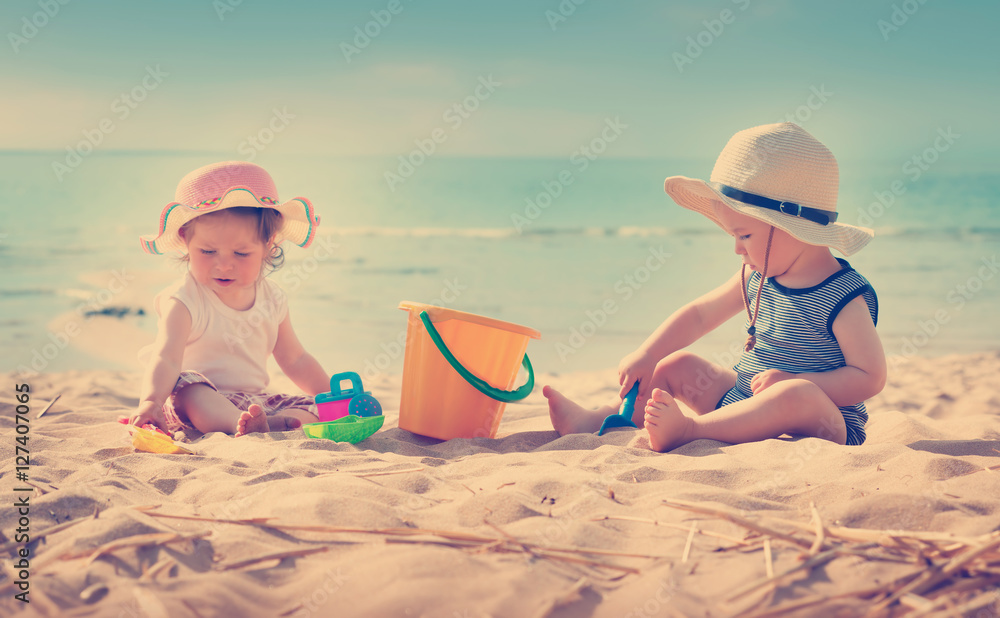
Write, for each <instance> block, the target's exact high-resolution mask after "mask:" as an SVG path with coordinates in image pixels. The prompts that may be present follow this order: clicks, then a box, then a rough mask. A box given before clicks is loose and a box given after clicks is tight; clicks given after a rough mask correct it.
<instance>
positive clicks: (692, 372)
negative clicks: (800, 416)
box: [542, 351, 736, 436]
mask: <svg viewBox="0 0 1000 618" xmlns="http://www.w3.org/2000/svg"><path fill="white" fill-rule="evenodd" d="M735 384H736V372H735V371H733V370H732V369H726V368H724V367H720V366H718V365H715V364H713V363H710V362H709V361H707V360H705V359H703V358H701V357H700V356H697V355H695V354H692V353H690V352H685V351H679V352H674V353H673V354H670V355H669V356H667V357H666V358H664V359H663V360H661V361H660V362H659V363H657V365H656V369H655V370H654V371H653V375H652V378H651V379H650V385H649V387H648V388H643V389H642V390H643V391H645V392H652V389H653V388H662V389H664V390H666V391H668V392H670V393H674V394H675V396H676V397H677V398H678V399H680V400H681V401H683V402H684V403H685V404H687V405H688V406H689V407H690V408H691V409H692V410H694V411H695V412H697V413H698V414H704V413H706V412H710V411H712V410H714V409H715V405H716V404H717V403H718V402H719V400H720V399H722V396H723V395H725V394H726V391H728V390H729V389H730V388H732V387H733V386H734V385H735ZM542 394H543V395H545V398H546V399H548V400H549V418H550V419H551V420H552V426H553V427H554V428H555V430H556V431H558V432H559V435H561V436H564V435H566V434H568V433H593V432H595V431H597V430H598V429H600V428H601V423H603V422H604V419H605V418H606V417H608V416H610V415H611V414H618V411H619V409H620V408H621V400H620V399H618V398H617V397H616V398H615V399H614V400H613V401H612V402H611V403H609V404H608V405H606V406H603V407H600V408H598V409H596V410H588V409H587V408H584V407H583V406H581V405H579V404H578V403H575V402H573V401H571V400H569V399H567V398H566V397H565V396H563V395H562V394H561V393H559V392H558V391H556V390H555V389H554V388H552V387H550V386H546V387H545V388H544V389H542ZM645 403H646V402H645V401H641V400H637V401H636V402H635V410H633V411H632V422H633V423H635V426H636V427H642V425H643V420H644V418H643V417H644V416H645V410H644V409H643V408H644V406H645Z"/></svg>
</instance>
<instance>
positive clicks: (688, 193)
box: [663, 122, 875, 255]
mask: <svg viewBox="0 0 1000 618" xmlns="http://www.w3.org/2000/svg"><path fill="white" fill-rule="evenodd" d="M839 180H840V175H839V171H838V168H837V160H836V159H835V158H834V157H833V154H832V153H831V152H830V151H829V150H828V149H827V147H826V146H824V145H823V144H822V142H820V141H819V140H817V139H816V138H815V137H813V136H812V135H810V134H809V133H807V132H806V130H805V129H803V128H802V127H800V126H799V125H797V124H795V123H794V122H780V123H777V124H767V125H763V126H760V127H753V128H752V129H746V130H744V131H740V132H739V133H737V134H736V135H734V136H733V137H732V138H730V140H729V143H727V144H726V147H725V148H723V149H722V154H720V155H719V158H718V159H717V160H716V162H715V167H714V168H713V169H712V175H711V176H710V177H709V182H705V181H704V180H700V179H696V178H686V177H684V176H671V177H670V178H667V179H666V180H665V181H664V183H663V189H664V190H665V191H666V192H667V194H669V195H670V197H672V198H673V199H674V201H675V202H677V203H678V204H679V205H681V206H683V207H684V208H687V209H689V210H693V211H695V212H700V213H701V214H703V215H705V216H706V217H708V218H709V219H711V220H712V221H714V222H715V223H716V224H717V225H719V221H718V219H717V218H716V216H715V208H714V206H713V204H714V203H715V202H722V203H723V204H725V205H727V206H729V207H730V208H732V209H733V210H735V211H736V212H738V213H741V214H744V215H748V216H750V217H753V218H755V219H759V220H761V221H764V222H765V223H769V224H771V225H773V226H774V227H777V228H780V229H782V230H785V231H786V232H788V233H789V234H791V235H792V236H794V237H796V238H798V239H799V240H801V241H803V242H805V243H808V244H811V245H823V246H826V247H831V248H833V249H836V250H837V251H840V252H841V253H843V254H844V255H851V254H852V253H855V252H857V251H859V250H861V248H863V247H864V246H865V245H867V244H868V242H869V241H871V239H872V238H873V237H874V236H875V232H873V231H872V230H870V229H868V228H864V227H856V226H853V225H848V224H846V223H837V188H838V184H839ZM720 227H721V225H720Z"/></svg>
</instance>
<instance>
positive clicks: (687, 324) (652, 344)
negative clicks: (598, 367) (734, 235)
mask: <svg viewBox="0 0 1000 618" xmlns="http://www.w3.org/2000/svg"><path fill="white" fill-rule="evenodd" d="M740 286H741V283H740V275H739V273H736V274H735V275H733V276H732V277H731V278H730V279H729V281H726V282H725V283H723V284H722V285H720V286H719V287H717V288H715V289H714V290H712V291H711V292H709V293H707V294H704V295H703V296H701V297H699V298H697V299H695V300H693V301H691V302H690V303H688V304H686V305H684V306H683V307H681V308H680V309H678V310H677V311H675V312H673V313H672V314H671V315H670V317H669V318H667V319H666V320H665V321H664V322H663V324H661V325H660V326H659V328H657V329H656V330H655V331H653V334H651V335H650V336H649V337H648V338H647V339H646V341H645V342H643V344H642V345H641V346H639V349H638V350H636V351H635V352H632V353H631V354H629V355H628V356H626V357H625V358H624V359H622V362H621V363H620V364H619V365H618V378H619V382H620V383H621V385H622V388H621V392H620V393H619V396H620V397H624V396H625V394H626V393H627V392H628V391H629V389H630V388H632V384H633V383H634V382H635V381H636V380H638V381H639V396H638V399H637V401H646V400H647V399H649V397H650V396H651V394H650V392H649V390H651V387H650V385H649V379H650V377H651V376H652V375H653V369H655V368H656V363H658V362H659V361H660V360H661V359H663V358H664V357H665V356H667V355H668V354H671V353H673V352H676V351H677V350H681V349H683V348H686V347H687V346H689V345H691V344H692V343H694V342H695V341H697V340H698V339H700V338H701V337H703V336H704V335H705V334H707V333H710V332H711V331H713V330H715V329H716V328H718V327H719V326H720V325H721V324H723V323H724V322H725V321H726V320H728V319H729V318H731V317H733V316H734V315H736V314H737V313H739V312H740V310H741V309H743V295H742V293H741V291H740Z"/></svg>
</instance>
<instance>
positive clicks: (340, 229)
mask: <svg viewBox="0 0 1000 618" xmlns="http://www.w3.org/2000/svg"><path fill="white" fill-rule="evenodd" d="M226 158H227V156H226V155H224V154H196V153H186V154H176V153H175V154H171V153H118V154H115V153H111V154H94V155H91V156H90V157H89V158H86V159H84V160H83V161H82V162H81V163H80V165H79V166H78V167H77V168H75V169H73V170H72V171H71V172H70V173H68V174H65V175H64V177H63V178H62V180H61V181H60V180H57V178H56V175H55V173H54V172H53V169H52V162H53V161H56V160H60V159H59V158H58V153H6V154H3V155H0V199H2V203H0V204H2V205H0V208H2V213H3V216H2V218H0V266H2V268H0V345H2V349H3V354H2V355H0V371H11V370H15V369H17V368H18V367H19V366H22V365H26V364H28V363H29V362H30V359H31V358H32V355H33V353H34V352H35V351H37V350H40V349H42V348H43V347H44V346H45V345H47V344H48V343H50V342H51V341H52V336H51V334H50V333H49V328H50V325H51V324H53V321H54V320H55V319H56V318H58V317H59V316H60V315H62V314H66V313H67V312H71V311H73V310H75V309H77V308H79V307H81V303H87V304H88V307H92V308H100V307H103V306H105V305H107V306H117V305H119V304H121V302H120V301H121V299H122V298H125V296H122V295H118V294H115V293H113V292H114V290H112V289H109V287H108V285H101V283H100V282H102V281H107V282H109V285H110V282H111V281H113V280H114V277H115V276H119V277H120V276H121V275H122V274H123V273H124V274H125V275H126V276H134V277H135V278H134V279H131V281H132V283H130V285H133V286H138V287H135V288H133V291H134V290H135V289H143V291H144V292H145V294H144V295H143V296H140V297H139V299H138V300H135V301H134V302H131V303H130V305H136V306H129V307H128V308H129V310H130V311H129V314H128V315H125V316H123V317H121V318H116V317H109V316H100V315H97V316H93V317H88V318H86V319H87V320H119V319H120V320H131V321H133V322H134V324H135V325H136V326H137V327H138V328H139V329H140V331H141V332H142V333H144V336H145V337H146V338H147V339H148V340H151V339H152V336H153V333H154V332H155V328H156V322H155V315H154V314H153V311H152V295H153V293H154V292H155V291H156V289H158V288H159V287H161V286H162V285H163V284H164V283H165V282H168V281H170V280H171V279H172V278H174V277H176V276H179V274H180V273H181V272H182V270H180V268H182V267H183V266H182V265H179V264H178V262H177V261H176V260H175V259H173V258H171V257H168V256H149V255H146V254H144V253H143V252H142V250H141V249H140V246H139V241H138V237H139V236H140V235H147V234H152V233H153V232H154V231H155V229H156V226H157V223H158V218H159V215H160V212H161V210H162V208H163V206H165V205H166V204H167V203H168V202H170V201H171V200H172V198H173V191H174V188H175V186H176V183H177V181H178V180H179V179H180V178H181V177H182V176H183V175H184V174H185V173H187V172H188V171H190V170H192V169H194V168H196V167H199V166H201V165H205V164H207V163H211V162H213V161H217V160H225V159H226ZM258 163H260V164H262V165H264V166H265V167H266V168H267V169H268V170H269V171H270V172H271V174H272V175H273V176H274V178H275V181H276V183H277V185H278V188H279V191H280V195H279V197H280V198H281V199H282V200H287V199H289V198H291V197H296V196H303V197H307V198H309V199H310V200H311V201H312V202H313V204H314V206H315V208H316V210H317V212H318V213H320V215H321V216H322V224H321V226H320V228H319V237H318V238H317V241H316V242H315V243H313V245H312V246H310V247H308V248H306V249H301V248H298V247H294V246H287V245H286V255H287V260H286V263H285V265H284V267H283V268H282V269H281V270H279V271H278V272H276V273H274V274H272V275H271V277H272V278H273V279H274V280H275V281H277V282H278V283H279V284H280V285H282V287H284V288H285V290H286V291H287V293H288V296H289V306H290V312H291V316H292V323H293V326H294V327H295V330H296V332H297V334H298V336H299V338H300V340H301V341H302V342H303V343H304V345H305V347H306V349H307V350H309V351H310V352H312V353H313V354H314V355H315V356H316V357H317V358H318V359H319V360H320V362H321V363H322V364H323V366H324V367H325V368H326V369H327V370H328V371H329V372H330V373H334V372H337V371H348V370H352V371H358V372H361V373H369V374H370V373H372V372H375V371H385V372H389V373H395V372H399V371H401V370H402V343H403V341H404V336H405V325H406V313H405V312H403V311H400V310H398V309H397V306H398V304H399V302H400V301H402V300H412V301H418V302H426V303H435V304H440V305H443V306H446V307H450V308H454V309H458V310H462V311H468V312H472V313H476V314H481V315H485V316H489V317H493V318H498V319H501V320H507V321H511V322H515V323H518V324H522V325H525V326H530V327H532V328H535V329H537V330H538V331H540V332H541V334H542V338H541V339H540V340H538V341H532V342H531V343H530V344H529V347H528V353H529V356H530V357H531V359H532V361H533V363H534V365H535V368H536V370H538V371H540V372H558V373H562V372H571V371H580V370H591V369H602V368H608V367H615V366H617V364H618V362H619V360H620V359H621V358H622V356H624V355H625V354H627V353H629V352H631V351H632V350H634V349H635V348H636V347H637V346H638V345H639V344H641V343H642V341H643V340H644V339H645V338H646V337H647V336H648V335H649V333H650V332H652V331H653V330H654V329H655V328H656V327H657V326H658V325H659V324H660V323H661V322H662V321H663V320H664V319H665V318H666V317H667V316H668V315H670V313H671V312H672V311H674V310H676V309H677V308H679V307H681V306H683V305H684V304H685V303H687V302H689V301H691V300H693V299H694V298H696V297H697V296H699V295H700V294H703V293H705V292H708V291H710V290H711V289H713V288H714V287H716V286H717V285H719V284H721V283H722V282H724V281H725V280H726V279H727V278H728V277H729V276H731V275H732V274H733V273H734V272H736V271H737V270H738V269H739V266H740V259H739V258H738V257H737V256H736V255H735V254H734V252H733V241H732V239H731V238H729V237H728V236H727V235H726V234H725V233H723V232H722V231H721V230H719V229H718V228H716V227H715V226H714V224H712V223H711V222H710V221H708V220H707V219H705V218H704V217H702V216H700V215H697V214H695V213H692V212H689V211H686V210H684V209H682V208H680V207H678V206H677V205H676V204H674V203H673V202H672V201H671V200H670V199H669V197H667V196H666V195H665V194H664V192H663V179H664V178H665V177H666V176H671V175H686V176H692V177H701V178H705V177H707V176H708V174H709V173H710V171H711V167H712V161H698V160H653V159H598V160H596V161H593V162H591V161H586V165H584V162H583V161H581V160H576V161H570V160H569V159H526V158H464V159H462V158H446V157H439V158H434V157H432V158H430V159H428V160H427V161H425V162H424V163H423V164H422V165H420V166H418V167H416V168H414V169H413V170H412V173H411V174H409V175H407V176H405V177H404V176H400V178H402V182H400V181H399V179H398V178H396V177H393V176H391V175H387V173H397V172H398V171H399V165H400V162H399V161H398V160H397V159H394V158H380V157H367V158H354V159H352V158H343V157H319V156H282V157H278V156H273V157H269V158H267V159H262V160H260V161H258ZM902 163H905V162H891V161H890V162H883V163H877V164H876V163H871V162H867V163H864V164H860V163H859V164H853V165H852V164H851V163H850V162H841V186H840V198H839V210H840V212H841V215H840V221H841V222H844V223H852V224H863V225H866V226H868V227H873V228H874V229H875V230H876V233H877V237H876V239H875V240H874V241H873V242H872V243H871V244H870V245H869V246H868V247H866V248H865V249H864V250H862V251H861V252H859V253H858V254H856V255H854V256H851V257H850V258H848V260H849V261H850V262H851V264H852V265H853V266H854V267H855V268H856V269H857V270H858V271H859V272H861V273H862V274H864V275H865V276H866V277H867V278H868V279H869V280H870V281H871V282H872V284H873V286H874V288H875V290H876V292H877V293H878V297H879V303H880V312H879V324H878V329H879V332H880V334H881V337H882V340H883V343H884V346H885V348H886V351H887V353H889V354H890V355H902V356H910V355H931V356H933V355H939V354H944V353H950V352H970V351H977V350H994V349H997V348H1000V324H998V321H997V319H996V311H997V307H998V306H1000V302H998V301H1000V273H998V267H1000V265H998V262H997V258H998V253H1000V242H998V241H1000V210H998V209H997V202H998V200H997V196H998V195H1000V174H998V173H995V172H990V171H989V170H986V171H982V170H980V171H968V170H961V169H949V168H947V167H945V165H944V164H940V165H938V166H937V167H931V168H929V169H927V170H917V169H916V168H913V167H912V166H911V167H910V168H908V169H907V168H905V167H904V166H903V165H902ZM917 171H919V172H920V173H919V174H917V173H916V172H917ZM150 282H152V283H150ZM144 285H145V286H152V287H150V289H148V290H146V289H144V288H142V287H141V286H144ZM111 287H114V286H113V285H112V286H111ZM143 299H145V300H143ZM138 309H142V310H143V314H144V315H136V313H135V312H136V311H137V310H138ZM742 321H743V318H742V317H737V318H734V319H733V320H731V321H730V322H729V323H727V324H725V325H723V326H722V327H720V328H719V329H718V330H717V331H716V332H714V333H712V334H710V335H708V336H706V337H705V338H704V339H703V340H702V341H700V342H698V343H697V344H695V345H694V346H693V349H694V350H695V351H697V352H699V353H701V354H704V355H706V356H708V357H709V358H713V359H715V360H717V361H718V362H721V363H727V362H729V361H730V360H731V359H732V358H733V354H734V353H735V351H736V350H737V349H738V347H739V345H740V344H741V343H742V341H743V339H744V338H745V332H744V331H743V329H742ZM144 342H145V341H144ZM71 343H72V342H71ZM69 347H70V348H72V347H73V346H72V345H70V346H69ZM136 347H138V342H137V343H136ZM87 368H129V365H126V364H122V363H116V362H111V361H108V360H99V359H97V358H94V357H93V356H91V355H89V354H88V353H87V352H86V351H85V350H84V351H81V350H76V349H71V350H67V351H65V352H60V354H59V355H58V356H57V357H56V358H54V359H52V361H51V362H50V363H48V364H47V370H48V371H61V370H66V369H87Z"/></svg>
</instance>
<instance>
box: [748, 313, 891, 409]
mask: <svg viewBox="0 0 1000 618" xmlns="http://www.w3.org/2000/svg"><path fill="white" fill-rule="evenodd" d="M833 334H834V336H835V337H836V338H837V342H838V343H839V344H840V349H841V351H842V352H843V353H844V360H845V362H846V363H847V365H846V366H844V367H840V368H839V369H834V370H832V371H824V372H821V373H798V374H791V373H787V372H784V371H777V370H774V369H769V370H767V371H764V372H761V373H759V374H757V375H756V376H754V378H753V380H752V381H751V388H752V389H753V392H754V394H757V393H759V392H760V391H762V390H764V389H765V388H767V387H768V386H771V385H772V384H775V383H776V382H780V381H781V380H785V379H788V378H802V379H805V380H809V381H810V382H812V383H813V384H815V385H816V386H819V387H820V388H821V389H823V392H824V393H826V395H827V397H829V398H830V399H831V400H832V401H833V403H834V404H835V405H836V406H838V407H841V406H851V405H854V404H856V403H860V402H862V401H864V400H866V399H870V398H871V397H874V396H875V395H877V394H879V393H880V392H882V388H883V387H884V386H885V378H886V363H885V351H884V350H883V349H882V341H881V340H880V339H879V336H878V333H877V332H875V324H873V323H872V318H871V314H870V313H869V312H868V305H867V304H866V303H865V301H864V299H863V298H861V297H860V296H859V297H857V298H855V299H854V300H852V301H851V302H849V303H847V305H846V306H845V307H844V308H843V309H841V311H840V313H839V314H838V315H837V318H836V319H835V320H834V321H833Z"/></svg>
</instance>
